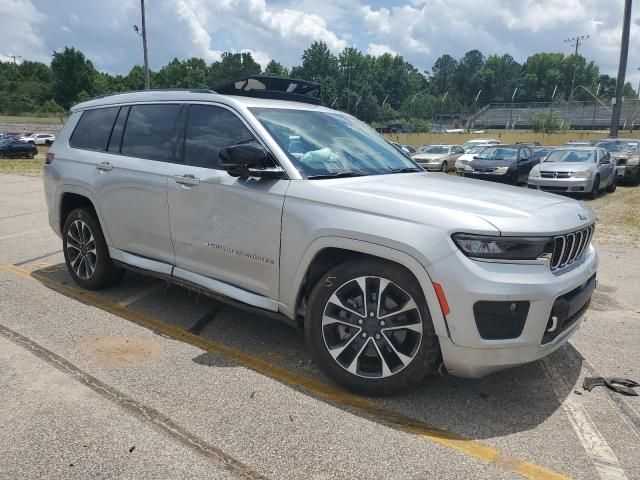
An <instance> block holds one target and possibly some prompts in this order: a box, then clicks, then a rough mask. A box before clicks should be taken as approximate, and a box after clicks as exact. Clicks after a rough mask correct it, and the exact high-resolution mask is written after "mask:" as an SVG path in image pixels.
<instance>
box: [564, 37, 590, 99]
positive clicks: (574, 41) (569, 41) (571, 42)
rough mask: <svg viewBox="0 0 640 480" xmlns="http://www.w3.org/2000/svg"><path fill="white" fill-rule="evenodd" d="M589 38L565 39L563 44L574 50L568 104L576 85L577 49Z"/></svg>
mask: <svg viewBox="0 0 640 480" xmlns="http://www.w3.org/2000/svg"><path fill="white" fill-rule="evenodd" d="M588 38H589V35H577V36H575V37H571V38H567V39H566V40H565V41H564V42H565V43H567V44H569V45H571V46H572V47H574V48H575V53H574V56H573V76H572V77H571V90H569V103H571V100H573V98H572V97H573V87H574V86H575V83H576V68H577V66H578V49H579V48H580V45H582V44H583V43H584V41H585V40H586V39H588Z"/></svg>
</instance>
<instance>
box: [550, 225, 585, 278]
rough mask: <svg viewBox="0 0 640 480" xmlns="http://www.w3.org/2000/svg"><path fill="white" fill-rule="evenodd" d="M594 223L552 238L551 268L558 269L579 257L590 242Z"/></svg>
mask: <svg viewBox="0 0 640 480" xmlns="http://www.w3.org/2000/svg"><path fill="white" fill-rule="evenodd" d="M594 230H595V225H593V224H592V225H589V226H588V227H585V228H582V229H580V230H576V231H575V232H571V233H565V234H564V235H559V236H557V237H554V239H553V243H554V245H553V256H552V257H551V270H558V269H560V268H564V267H566V266H568V265H571V264H572V263H573V262H575V261H576V260H578V259H580V257H582V255H583V254H584V252H585V251H586V250H587V248H588V247H589V244H590V243H591V238H592V237H593V231H594Z"/></svg>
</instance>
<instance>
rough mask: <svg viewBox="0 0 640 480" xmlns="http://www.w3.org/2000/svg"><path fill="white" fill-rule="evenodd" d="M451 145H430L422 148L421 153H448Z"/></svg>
mask: <svg viewBox="0 0 640 480" xmlns="http://www.w3.org/2000/svg"><path fill="white" fill-rule="evenodd" d="M448 152H449V147H448V146H447V145H428V146H426V147H422V148H421V149H420V153H448Z"/></svg>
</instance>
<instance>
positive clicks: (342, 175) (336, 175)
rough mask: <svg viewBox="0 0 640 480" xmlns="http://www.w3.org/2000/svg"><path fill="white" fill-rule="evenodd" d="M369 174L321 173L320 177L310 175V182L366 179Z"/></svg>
mask: <svg viewBox="0 0 640 480" xmlns="http://www.w3.org/2000/svg"><path fill="white" fill-rule="evenodd" d="M366 175H367V174H366V173H364V172H334V173H320V174H318V175H309V176H308V177H307V178H308V179H309V180H315V179H322V178H348V177H364V176H366Z"/></svg>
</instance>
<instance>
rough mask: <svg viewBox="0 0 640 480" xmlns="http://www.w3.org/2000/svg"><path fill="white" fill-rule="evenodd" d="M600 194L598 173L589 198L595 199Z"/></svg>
mask: <svg viewBox="0 0 640 480" xmlns="http://www.w3.org/2000/svg"><path fill="white" fill-rule="evenodd" d="M599 195H600V177H599V176H597V175H596V178H594V179H593V186H592V187H591V191H590V192H589V198H590V199H591V200H595V199H596V198H598V196H599Z"/></svg>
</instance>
